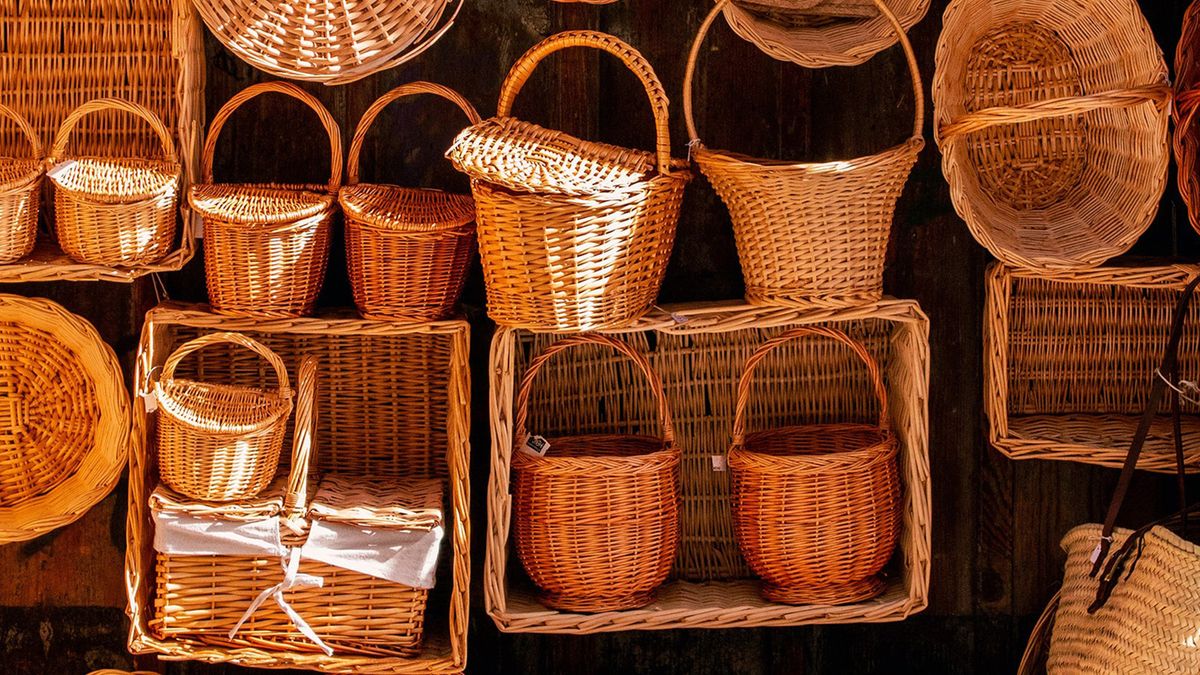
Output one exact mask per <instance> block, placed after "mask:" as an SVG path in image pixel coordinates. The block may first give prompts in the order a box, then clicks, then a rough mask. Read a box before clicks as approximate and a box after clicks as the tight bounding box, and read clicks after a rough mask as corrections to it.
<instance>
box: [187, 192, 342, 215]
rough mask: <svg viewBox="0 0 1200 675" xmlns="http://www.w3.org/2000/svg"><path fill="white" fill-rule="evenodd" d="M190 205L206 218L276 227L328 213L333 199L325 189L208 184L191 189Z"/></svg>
mask: <svg viewBox="0 0 1200 675" xmlns="http://www.w3.org/2000/svg"><path fill="white" fill-rule="evenodd" d="M188 201H189V202H190V203H191V205H192V208H193V209H195V210H196V211H197V212H198V213H199V214H200V215H201V216H203V217H205V218H213V219H216V220H220V221H223V222H227V223H240V224H245V225H275V224H279V223H287V222H291V221H295V220H301V219H303V218H311V217H313V216H317V215H321V214H323V213H326V212H328V211H329V210H330V209H331V208H333V202H334V196H333V195H332V194H330V193H329V192H328V191H327V190H326V189H325V186H323V185H246V184H239V183H205V184H202V185H195V186H193V187H192V191H191V194H190V195H188Z"/></svg>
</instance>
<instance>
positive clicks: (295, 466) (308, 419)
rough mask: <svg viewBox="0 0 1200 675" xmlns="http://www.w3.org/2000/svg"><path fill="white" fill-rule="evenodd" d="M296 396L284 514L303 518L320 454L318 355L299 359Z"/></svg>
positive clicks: (292, 517) (294, 517)
mask: <svg viewBox="0 0 1200 675" xmlns="http://www.w3.org/2000/svg"><path fill="white" fill-rule="evenodd" d="M297 379H298V382H299V384H298V385H297V386H298V387H299V390H300V391H299V394H298V395H297V397H296V423H295V425H294V427H293V430H292V468H291V471H289V472H288V487H287V494H286V495H285V496H284V500H283V512H284V516H285V517H286V518H288V519H290V520H303V518H304V512H305V510H306V509H307V508H308V477H309V470H310V468H311V467H313V466H315V464H316V462H315V461H314V457H315V456H316V454H317V447H316V440H315V438H316V433H317V409H316V398H317V357H315V356H311V355H310V356H305V357H304V360H302V361H301V362H300V371H299V376H298V378H297Z"/></svg>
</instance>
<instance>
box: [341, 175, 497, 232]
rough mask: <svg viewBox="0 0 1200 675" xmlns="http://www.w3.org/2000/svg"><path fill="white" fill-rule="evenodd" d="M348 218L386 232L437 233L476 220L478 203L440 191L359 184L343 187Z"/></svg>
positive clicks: (469, 197) (344, 205) (344, 204)
mask: <svg viewBox="0 0 1200 675" xmlns="http://www.w3.org/2000/svg"><path fill="white" fill-rule="evenodd" d="M338 201H339V203H341V205H342V210H343V211H345V212H346V217H347V218H352V219H354V220H356V221H359V222H360V223H363V224H366V225H370V226H372V227H376V228H379V229H383V230H394V231H398V232H437V231H438V230H443V229H449V228H457V227H461V226H463V225H466V224H468V223H470V222H472V221H473V220H475V200H474V199H472V198H471V196H470V195H458V194H453V193H450V192H442V191H441V190H427V189H421V188H406V187H399V186H396V185H380V184H372V183H359V184H358V185H348V186H346V187H344V188H342V191H341V193H340V194H339V195H338Z"/></svg>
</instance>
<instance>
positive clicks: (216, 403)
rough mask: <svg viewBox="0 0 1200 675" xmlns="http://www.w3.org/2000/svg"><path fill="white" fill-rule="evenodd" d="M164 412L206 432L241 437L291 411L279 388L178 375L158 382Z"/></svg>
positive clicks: (288, 399)
mask: <svg viewBox="0 0 1200 675" xmlns="http://www.w3.org/2000/svg"><path fill="white" fill-rule="evenodd" d="M154 390H155V393H156V394H157V396H158V404H159V406H160V409H161V411H162V413H164V414H167V415H170V416H171V417H173V418H174V419H175V420H177V421H179V422H180V423H183V424H186V425H188V426H190V427H193V428H196V429H202V430H204V431H205V432H207V433H213V434H222V435H229V436H242V435H246V434H253V433H256V432H260V431H263V430H264V429H270V428H272V425H274V424H275V422H276V421H278V420H279V418H280V417H284V416H286V415H287V414H289V413H290V412H291V410H292V399H291V397H290V396H282V395H280V394H279V392H278V391H268V390H265V389H259V388H255V387H242V386H237V385H229V384H213V383H208V382H196V381H194V380H188V379H184V378H175V379H172V380H170V381H167V382H157V383H156V384H155V389H154Z"/></svg>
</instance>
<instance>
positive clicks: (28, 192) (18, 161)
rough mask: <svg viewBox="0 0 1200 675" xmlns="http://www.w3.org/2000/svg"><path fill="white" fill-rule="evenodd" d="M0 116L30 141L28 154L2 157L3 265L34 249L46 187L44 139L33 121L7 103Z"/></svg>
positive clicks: (0, 236)
mask: <svg viewBox="0 0 1200 675" xmlns="http://www.w3.org/2000/svg"><path fill="white" fill-rule="evenodd" d="M0 118H4V119H7V120H8V121H10V122H12V123H13V124H14V125H16V127H17V130H18V131H20V132H21V135H22V136H24V137H25V140H27V141H28V142H29V156H28V157H0V223H4V226H3V229H0V264H2V263H12V262H16V261H18V260H20V259H21V258H24V257H25V256H27V255H29V254H30V253H31V252H33V246H34V244H35V243H36V242H37V226H38V207H39V206H40V204H41V188H42V141H41V139H40V138H38V135H37V132H36V131H35V130H34V129H33V125H31V124H30V123H29V120H27V119H25V117H24V116H22V115H21V114H20V113H18V112H17V111H16V110H13V109H12V108H10V107H8V106H6V105H0Z"/></svg>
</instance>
